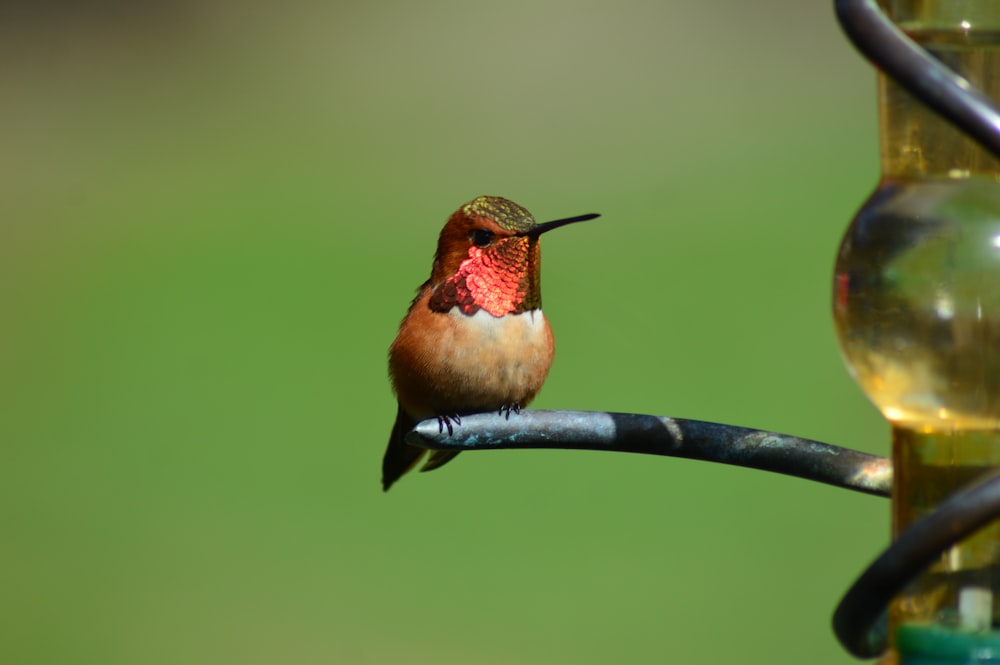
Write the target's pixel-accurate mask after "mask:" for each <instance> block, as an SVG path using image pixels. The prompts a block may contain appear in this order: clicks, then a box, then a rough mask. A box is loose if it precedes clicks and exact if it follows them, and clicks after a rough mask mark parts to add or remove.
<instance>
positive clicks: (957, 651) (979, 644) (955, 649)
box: [896, 624, 1000, 665]
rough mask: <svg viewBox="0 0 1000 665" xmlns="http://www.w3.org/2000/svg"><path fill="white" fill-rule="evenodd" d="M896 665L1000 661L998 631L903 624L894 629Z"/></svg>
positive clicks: (938, 664)
mask: <svg viewBox="0 0 1000 665" xmlns="http://www.w3.org/2000/svg"><path fill="white" fill-rule="evenodd" d="M896 650H897V651H898V652H899V665H965V664H966V663H967V664H969V665H983V664H984V663H997V664H1000V632H997V631H993V630H984V631H978V632H962V631H960V630H955V629H949V628H943V627H941V626H935V625H920V624H906V625H903V626H900V627H899V630H897V631H896Z"/></svg>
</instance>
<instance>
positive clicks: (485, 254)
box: [430, 196, 597, 316]
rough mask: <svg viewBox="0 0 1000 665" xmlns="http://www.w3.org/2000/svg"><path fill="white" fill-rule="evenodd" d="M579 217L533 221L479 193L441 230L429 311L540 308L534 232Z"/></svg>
mask: <svg viewBox="0 0 1000 665" xmlns="http://www.w3.org/2000/svg"><path fill="white" fill-rule="evenodd" d="M595 217H597V215H581V216H579V217H571V218H568V219H560V220H557V221H554V222H546V223H544V224H537V223H536V222H535V218H534V217H533V216H532V215H531V213H530V212H528V211H527V210H525V209H524V208H522V207H521V206H519V205H517V204H516V203H514V202H513V201H509V200H507V199H505V198H501V197H499V196H480V197H478V198H475V199H473V200H472V201H470V202H469V203H466V204H465V205H464V206H462V207H461V208H459V209H458V210H456V211H455V213H454V214H452V216H451V217H450V218H449V219H448V222H447V223H446V224H445V225H444V228H443V229H441V236H440V237H439V238H438V248H437V254H436V255H435V257H434V269H433V272H432V274H431V289H432V293H431V299H430V306H431V309H434V310H436V311H442V312H445V311H448V310H450V309H451V308H453V307H458V308H459V309H460V310H461V311H462V312H463V313H465V314H474V313H475V312H477V311H479V310H480V309H484V310H486V311H487V312H489V313H490V314H492V315H493V316H504V315H505V314H516V313H519V312H525V311H528V310H532V309H538V308H540V307H541V306H542V292H541V286H540V273H541V260H542V259H541V249H540V247H539V241H538V239H539V236H540V235H541V234H543V233H545V232H546V231H550V230H552V229H554V228H557V227H559V226H563V225H565V224H571V223H573V222H582V221H584V220H587V219H593V218H595Z"/></svg>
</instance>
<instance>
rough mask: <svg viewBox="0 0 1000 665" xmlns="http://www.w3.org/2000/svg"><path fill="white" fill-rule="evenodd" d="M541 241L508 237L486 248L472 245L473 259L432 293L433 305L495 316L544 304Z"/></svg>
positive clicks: (535, 307) (435, 309)
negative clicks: (540, 273)
mask: <svg viewBox="0 0 1000 665" xmlns="http://www.w3.org/2000/svg"><path fill="white" fill-rule="evenodd" d="M539 256H540V249H539V246H538V241H537V240H536V239H533V238H527V237H523V236H522V237H515V238H506V239H504V240H502V241H500V242H498V243H497V244H495V245H493V246H491V247H487V248H485V249H482V248H479V247H470V248H469V258H467V259H465V260H464V261H462V263H461V265H459V267H458V271H457V272H456V273H455V274H454V275H452V276H451V277H449V278H448V279H447V280H445V282H444V284H441V285H440V286H439V287H438V288H437V289H436V290H435V291H434V293H432V294H431V299H430V308H431V309H432V310H434V311H436V312H447V311H448V310H450V309H451V308H452V307H458V308H459V309H460V310H461V311H462V313H463V314H475V313H476V312H478V311H479V310H480V309H484V310H486V311H487V312H489V313H490V314H492V315H493V316H503V315H505V314H518V313H520V312H526V311H528V310H531V309H538V308H540V307H541V306H542V298H541V294H540V292H539V288H538V281H539V269H538V268H539Z"/></svg>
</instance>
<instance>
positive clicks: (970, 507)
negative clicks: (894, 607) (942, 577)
mask: <svg viewBox="0 0 1000 665" xmlns="http://www.w3.org/2000/svg"><path fill="white" fill-rule="evenodd" d="M997 515H1000V469H998V470H995V471H990V472H989V473H986V474H984V475H983V476H981V477H980V478H978V479H977V480H975V481H973V482H972V483H969V484H968V485H966V486H964V487H963V488H962V489H960V490H959V491H958V492H956V493H954V494H952V495H951V496H950V497H948V498H947V499H945V500H944V501H942V502H941V504H940V505H939V506H938V508H937V509H936V510H935V511H934V512H933V513H930V514H929V515H927V516H925V517H922V518H921V519H919V520H917V521H916V522H914V523H913V524H912V525H911V526H910V527H909V528H907V529H906V530H905V531H904V532H903V533H901V534H900V535H899V537H898V538H897V539H896V540H895V542H893V544H892V545H891V546H890V547H889V549H887V550H885V552H883V553H882V554H881V556H879V557H878V558H877V559H876V560H875V561H874V563H872V565H871V566H869V567H868V569H867V570H866V571H865V572H864V573H863V574H862V575H861V577H859V578H858V580H857V581H856V582H855V583H854V585H853V586H852V587H851V588H850V590H849V591H848V592H847V594H846V595H845V596H844V598H843V600H841V601H840V604H839V605H838V606H837V610H836V612H834V615H833V630H834V632H835V633H836V634H837V639H839V640H840V643H841V644H842V645H844V648H845V649H847V650H848V651H849V652H851V654H853V655H854V656H857V657H858V658H874V657H875V656H878V655H879V654H880V653H882V652H883V651H884V650H885V647H886V630H885V623H886V622H885V608H886V607H887V606H888V605H889V603H890V602H891V601H892V598H893V597H894V596H895V595H896V594H897V593H899V592H900V591H902V590H903V588H904V587H905V586H906V585H907V584H908V583H909V582H910V581H911V580H913V579H914V578H916V577H917V575H919V574H920V573H922V572H923V571H924V570H925V569H926V568H927V567H928V566H929V565H931V564H932V563H934V561H935V560H937V559H938V558H939V557H940V556H941V553H942V552H944V551H946V550H947V549H948V548H949V547H951V546H952V545H954V544H955V543H957V542H958V541H960V540H962V539H963V538H965V537H966V536H969V535H971V534H972V533H973V532H975V531H977V530H978V529H980V528H982V527H984V526H986V525H987V524H988V523H990V522H992V521H993V520H995V519H996V517H997Z"/></svg>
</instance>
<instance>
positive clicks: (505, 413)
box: [497, 402, 521, 420]
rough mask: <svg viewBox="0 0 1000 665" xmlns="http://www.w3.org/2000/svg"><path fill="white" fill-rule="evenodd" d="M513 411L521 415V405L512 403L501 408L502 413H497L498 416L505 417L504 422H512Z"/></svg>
mask: <svg viewBox="0 0 1000 665" xmlns="http://www.w3.org/2000/svg"><path fill="white" fill-rule="evenodd" d="M511 411H513V412H514V413H515V414H520V413H521V405H520V404H519V403H517V402H512V403H511V404H504V405H503V406H501V407H500V411H499V412H497V415H498V416H503V417H504V420H510V412H511Z"/></svg>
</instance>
